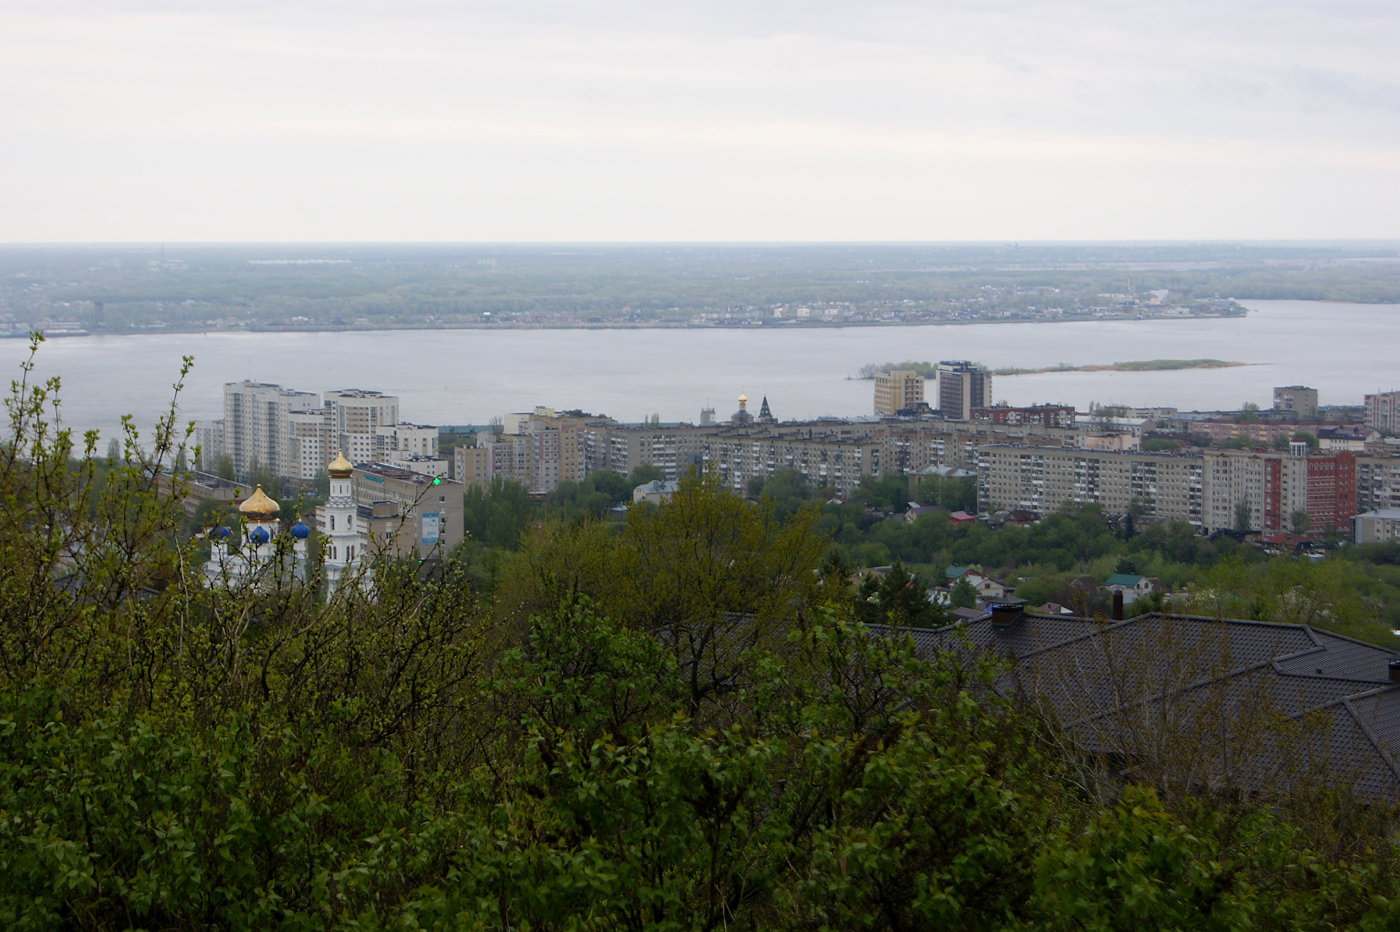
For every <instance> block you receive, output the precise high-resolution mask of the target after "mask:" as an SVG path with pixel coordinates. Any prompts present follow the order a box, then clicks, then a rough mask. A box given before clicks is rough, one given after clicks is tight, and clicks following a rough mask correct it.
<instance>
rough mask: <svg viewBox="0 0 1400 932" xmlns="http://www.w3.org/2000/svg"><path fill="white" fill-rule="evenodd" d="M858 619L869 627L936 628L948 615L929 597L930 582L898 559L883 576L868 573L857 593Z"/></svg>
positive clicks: (942, 623) (946, 619)
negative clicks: (906, 567)
mask: <svg viewBox="0 0 1400 932" xmlns="http://www.w3.org/2000/svg"><path fill="white" fill-rule="evenodd" d="M855 606H856V617H857V618H859V619H860V620H861V621H863V622H865V623H866V624H871V625H877V624H878V625H895V626H897V627H901V628H936V627H939V626H941V625H945V624H947V623H948V613H947V611H946V610H945V609H944V608H943V607H942V606H941V605H935V604H934V603H933V602H932V601H930V600H929V597H928V583H927V582H925V581H924V580H923V579H920V578H919V576H918V575H917V574H913V573H910V572H909V571H907V570H906V569H905V568H904V564H903V563H902V562H901V561H899V560H895V561H894V565H893V566H891V567H890V569H889V570H888V571H887V572H886V573H885V574H884V575H883V576H877V575H876V574H874V573H868V574H866V576H865V578H864V579H863V580H861V584H860V588H859V589H858V591H857V592H856V600H855Z"/></svg>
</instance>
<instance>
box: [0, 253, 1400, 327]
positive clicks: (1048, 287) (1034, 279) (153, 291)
mask: <svg viewBox="0 0 1400 932" xmlns="http://www.w3.org/2000/svg"><path fill="white" fill-rule="evenodd" d="M165 255H166V256H167V259H166V261H164V262H162V261H161V259H160V256H161V253H159V252H158V251H157V250H156V249H154V248H151V249H146V250H142V249H139V248H136V247H110V248H107V247H101V248H94V247H84V248H81V249H79V248H71V249H66V248H58V247H43V248H40V247H6V248H3V249H0V296H3V297H5V299H6V301H7V303H8V306H9V308H10V313H14V314H16V315H29V316H34V315H39V316H41V317H47V316H50V315H52V316H59V317H65V318H66V317H68V316H70V315H71V316H75V317H77V318H79V321H80V322H81V323H83V324H85V325H87V324H92V323H94V322H95V318H94V314H95V313H96V308H95V305H96V302H102V303H103V311H102V323H103V324H104V325H105V326H106V327H107V328H109V329H112V328H117V327H123V326H127V325H128V324H133V323H135V324H141V323H150V322H153V321H161V322H164V323H166V324H168V325H170V326H176V327H180V326H183V327H190V326H203V325H205V324H206V323H207V322H208V321H210V320H222V319H225V318H228V317H233V318H235V319H237V320H239V321H247V320H258V321H261V322H264V323H266V322H269V321H278V322H280V321H283V320H288V319H291V318H296V317H305V318H307V319H308V321H310V322H313V323H317V324H320V325H337V324H339V325H345V326H352V325H360V326H363V325H364V324H357V321H364V322H367V323H368V325H371V326H421V325H423V324H424V323H425V322H426V320H427V318H429V317H431V318H434V321H435V322H437V323H439V324H445V325H450V324H451V323H454V322H456V323H463V322H468V321H470V322H473V323H475V322H479V321H480V318H481V315H483V314H486V313H490V314H491V315H493V316H499V315H511V314H528V315H540V316H541V317H543V318H546V319H548V320H550V321H555V322H557V321H558V320H559V319H565V320H574V321H577V322H584V323H586V322H589V321H590V320H591V319H593V318H596V319H597V321H596V322H617V323H629V322H630V323H646V322H658V321H677V320H685V319H688V318H689V317H691V316H692V315H694V314H697V313H702V312H704V313H718V314H728V313H735V314H740V315H742V314H746V313H749V312H750V311H751V310H752V311H754V312H763V311H770V310H771V309H772V308H773V306H774V305H784V306H786V305H798V304H810V305H816V304H822V303H825V304H844V305H849V306H852V307H857V308H864V309H871V308H877V307H878V308H882V309H895V310H898V309H901V308H909V307H913V308H917V309H924V310H928V309H932V310H940V309H942V310H962V311H977V312H983V311H988V312H995V311H1003V310H1004V311H1020V310H1024V309H1025V308H1026V307H1028V306H1030V307H1035V308H1062V309H1064V310H1066V311H1071V310H1082V309H1084V308H1085V307H1088V306H1092V305H1096V304H1101V303H1102V299H1100V298H1099V295H1100V294H1101V293H1116V292H1122V291H1124V290H1125V289H1128V288H1131V289H1133V290H1136V291H1139V292H1143V291H1147V290H1152V289H1163V288H1165V289H1168V290H1169V291H1170V292H1171V293H1172V300H1173V301H1178V302H1181V303H1190V302H1192V301H1201V300H1207V299H1211V298H1214V297H1216V296H1221V297H1235V298H1296V299H1311V300H1333V301H1360V302H1400V262H1397V261H1378V260H1387V259H1394V257H1395V251H1394V250H1393V249H1390V250H1385V249H1372V248H1359V247H1282V246H1280V247H1273V246H1248V247H1236V246H1233V245H1231V246H1225V245H1219V244H1214V245H1204V246H1194V245H1190V246H1188V245H1180V246H1173V245H1167V246H1114V245H1108V246H1087V245H1086V246H1036V245H1028V246H1021V247H1015V248H1013V247H1009V246H1007V247H990V246H968V247H954V246H936V245H927V246H918V245H912V246H849V247H848V246H830V245H813V246H707V245H693V246H686V245H679V246H675V245H664V246H661V245H659V246H652V247H624V246H591V247H588V248H581V247H580V248H555V247H527V246H438V247H408V246H403V247H395V246H317V247H312V246H269V247H251V246H244V247H207V246H205V247H199V246H167V247H166V252H165ZM297 258H301V259H306V258H316V259H344V260H347V261H346V262H334V263H326V264H285V265H269V264H261V263H264V262H265V261H266V260H270V259H297ZM1360 260H1365V261H1360ZM1147 263H1155V264H1158V265H1159V266H1160V265H1165V264H1170V263H1179V264H1180V266H1181V267H1179V268H1176V269H1171V268H1162V267H1156V268H1150V269H1143V268H1141V265H1143V264H1147ZM1266 263H1267V264H1266ZM65 302H66V303H65ZM20 319H24V317H23V316H21V318H20ZM36 319H37V318H36Z"/></svg>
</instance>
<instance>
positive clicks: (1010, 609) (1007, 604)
mask: <svg viewBox="0 0 1400 932" xmlns="http://www.w3.org/2000/svg"><path fill="white" fill-rule="evenodd" d="M990 607H991V610H992V624H993V625H994V626H995V627H998V628H1009V627H1011V626H1012V625H1013V624H1015V623H1016V622H1017V621H1019V620H1020V618H1021V616H1022V615H1024V614H1025V609H1026V600H1025V599H1008V600H1006V601H1004V602H993V603H992V604H991V606H990Z"/></svg>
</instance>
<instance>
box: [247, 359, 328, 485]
mask: <svg viewBox="0 0 1400 932" xmlns="http://www.w3.org/2000/svg"><path fill="white" fill-rule="evenodd" d="M319 407H320V398H319V397H318V396H317V395H315V394H314V393H312V392H298V391H291V390H289V389H285V388H283V387H282V386H280V385H271V384H268V383H265V382H253V381H243V382H229V383H227V384H225V385H224V453H226V454H227V455H228V456H230V457H231V458H232V459H233V468H234V470H235V472H237V474H238V476H239V477H240V478H246V477H248V476H250V475H252V474H253V473H254V472H256V471H258V470H259V469H265V470H267V471H269V472H272V473H274V474H276V475H279V476H285V475H298V474H299V472H300V470H299V468H298V467H297V466H296V464H294V463H293V462H292V461H291V454H290V452H289V451H288V446H289V444H288V441H289V439H290V437H289V423H290V420H289V415H290V414H291V413H292V412H294V411H295V412H306V411H315V410H317V409H318V408H319ZM326 462H327V460H324V459H323V460H322V461H321V464H322V466H324V465H325V463H326Z"/></svg>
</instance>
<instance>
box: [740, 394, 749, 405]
mask: <svg viewBox="0 0 1400 932" xmlns="http://www.w3.org/2000/svg"><path fill="white" fill-rule="evenodd" d="M748 403H749V396H748V395H745V394H744V393H743V392H740V393H739V404H741V405H746V404H748Z"/></svg>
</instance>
